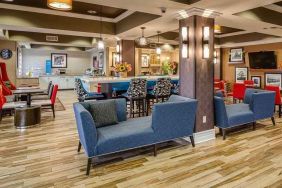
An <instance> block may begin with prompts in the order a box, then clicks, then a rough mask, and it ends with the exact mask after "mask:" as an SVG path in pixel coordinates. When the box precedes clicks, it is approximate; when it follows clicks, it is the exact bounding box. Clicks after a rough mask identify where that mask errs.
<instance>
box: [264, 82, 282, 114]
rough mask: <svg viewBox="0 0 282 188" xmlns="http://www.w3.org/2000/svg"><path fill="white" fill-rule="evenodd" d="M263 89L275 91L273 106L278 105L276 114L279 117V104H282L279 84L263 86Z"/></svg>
mask: <svg viewBox="0 0 282 188" xmlns="http://www.w3.org/2000/svg"><path fill="white" fill-rule="evenodd" d="M265 90H268V91H274V92H275V106H278V115H279V118H280V117H281V106H282V100H281V93H280V87H279V86H265Z"/></svg>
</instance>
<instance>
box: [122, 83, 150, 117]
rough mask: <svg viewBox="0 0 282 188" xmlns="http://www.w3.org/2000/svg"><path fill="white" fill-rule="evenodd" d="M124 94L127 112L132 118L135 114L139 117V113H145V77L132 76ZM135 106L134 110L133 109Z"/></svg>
mask: <svg viewBox="0 0 282 188" xmlns="http://www.w3.org/2000/svg"><path fill="white" fill-rule="evenodd" d="M122 96H124V97H125V98H126V99H127V101H129V110H130V112H129V114H130V117H133V118H134V115H135V114H138V115H139V117H140V116H141V114H142V115H143V116H144V115H145V111H146V109H145V106H146V96H147V79H145V78H133V79H131V80H130V84H129V87H128V90H127V92H126V93H124V94H123V95H122ZM135 106H136V110H135Z"/></svg>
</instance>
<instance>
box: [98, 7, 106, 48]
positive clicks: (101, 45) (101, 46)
mask: <svg viewBox="0 0 282 188" xmlns="http://www.w3.org/2000/svg"><path fill="white" fill-rule="evenodd" d="M100 14H101V16H100V38H99V41H98V49H99V50H104V48H105V43H104V41H103V38H102V32H103V23H102V6H101V9H100Z"/></svg>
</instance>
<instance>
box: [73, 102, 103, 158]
mask: <svg viewBox="0 0 282 188" xmlns="http://www.w3.org/2000/svg"><path fill="white" fill-rule="evenodd" d="M73 108H74V113H75V119H76V125H77V130H78V134H79V140H80V143H81V144H82V146H83V148H84V150H85V153H86V155H87V156H88V157H93V156H94V155H95V147H96V145H97V140H98V135H97V130H96V126H95V123H94V120H93V118H92V116H91V114H90V113H89V112H88V111H87V110H86V109H85V108H84V106H82V105H81V104H80V103H75V104H74V105H73Z"/></svg>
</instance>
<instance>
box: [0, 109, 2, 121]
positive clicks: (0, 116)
mask: <svg viewBox="0 0 282 188" xmlns="http://www.w3.org/2000/svg"><path fill="white" fill-rule="evenodd" d="M0 121H2V110H0Z"/></svg>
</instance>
